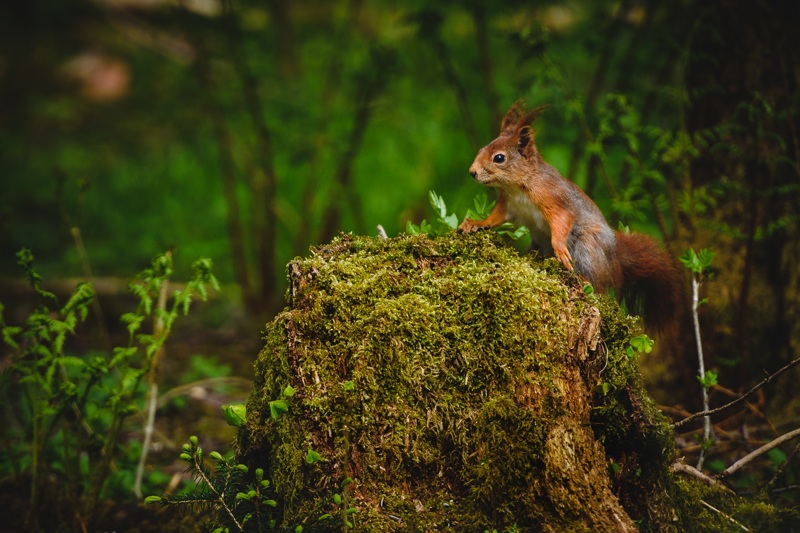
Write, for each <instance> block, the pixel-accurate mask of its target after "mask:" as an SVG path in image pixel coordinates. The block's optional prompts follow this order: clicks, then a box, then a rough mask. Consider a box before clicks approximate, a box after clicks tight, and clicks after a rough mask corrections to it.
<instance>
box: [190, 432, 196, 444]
mask: <svg viewBox="0 0 800 533" xmlns="http://www.w3.org/2000/svg"><path fill="white" fill-rule="evenodd" d="M189 442H190V443H191V444H192V446H197V435H192V436H191V437H189Z"/></svg>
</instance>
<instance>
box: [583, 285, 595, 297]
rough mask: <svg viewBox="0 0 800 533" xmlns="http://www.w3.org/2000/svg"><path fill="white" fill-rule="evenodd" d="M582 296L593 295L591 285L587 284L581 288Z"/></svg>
mask: <svg viewBox="0 0 800 533" xmlns="http://www.w3.org/2000/svg"><path fill="white" fill-rule="evenodd" d="M583 294H587V295H588V294H594V287H592V284H591V283H587V284H585V285H584V286H583Z"/></svg>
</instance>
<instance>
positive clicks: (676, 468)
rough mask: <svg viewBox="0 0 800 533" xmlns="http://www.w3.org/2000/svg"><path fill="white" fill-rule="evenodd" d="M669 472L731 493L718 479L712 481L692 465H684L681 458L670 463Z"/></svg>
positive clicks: (711, 478)
mask: <svg viewBox="0 0 800 533" xmlns="http://www.w3.org/2000/svg"><path fill="white" fill-rule="evenodd" d="M670 470H672V471H673V472H679V473H681V474H686V475H688V476H692V477H694V478H696V479H699V480H700V481H702V482H704V483H706V484H708V485H711V486H712V487H717V488H720V489H723V490H725V491H727V492H730V493H733V491H732V490H731V489H729V488H728V487H726V486H725V484H723V483H722V482H720V481H719V480H718V479H714V478H713V477H711V476H709V475H707V474H704V473H703V472H702V471H700V470H698V469H697V468H695V467H693V466H692V465H687V464H686V463H684V462H683V458H682V457H681V458H680V459H678V460H677V461H675V462H674V463H672V466H670Z"/></svg>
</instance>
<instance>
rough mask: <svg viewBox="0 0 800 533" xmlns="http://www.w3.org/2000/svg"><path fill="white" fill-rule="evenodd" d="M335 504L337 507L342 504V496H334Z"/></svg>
mask: <svg viewBox="0 0 800 533" xmlns="http://www.w3.org/2000/svg"><path fill="white" fill-rule="evenodd" d="M333 503H335V504H336V505H339V504H340V503H342V496H341V495H340V494H334V495H333Z"/></svg>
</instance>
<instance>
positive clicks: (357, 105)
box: [0, 0, 685, 296]
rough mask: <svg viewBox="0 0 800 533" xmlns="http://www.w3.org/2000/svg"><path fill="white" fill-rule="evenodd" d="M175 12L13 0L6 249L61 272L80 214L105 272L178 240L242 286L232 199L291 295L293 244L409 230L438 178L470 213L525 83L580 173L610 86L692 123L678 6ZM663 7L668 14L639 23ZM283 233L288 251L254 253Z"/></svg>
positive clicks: (231, 7)
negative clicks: (491, 149) (583, 149)
mask: <svg viewBox="0 0 800 533" xmlns="http://www.w3.org/2000/svg"><path fill="white" fill-rule="evenodd" d="M12 4H13V2H12ZM180 5H182V6H183V7H178V6H176V5H175V4H173V3H168V2H164V3H160V2H136V1H130V2H88V1H81V0H71V1H69V2H55V1H49V2H36V3H22V2H17V3H16V6H14V7H15V8H17V9H16V10H15V12H14V13H13V15H12V16H3V17H2V20H3V22H2V23H0V24H2V28H0V29H2V33H3V35H4V37H3V41H4V43H3V44H4V45H5V46H4V47H3V50H4V52H3V53H2V56H0V59H1V60H2V61H1V62H2V65H3V69H2V76H3V85H4V89H3V99H2V100H3V104H2V105H3V111H4V112H3V114H2V123H1V125H2V130H0V153H2V158H1V159H0V165H1V166H0V174H2V176H3V189H4V193H3V195H2V200H0V225H1V226H0V229H2V231H0V235H1V236H0V257H12V254H13V252H14V251H16V250H17V249H19V248H20V247H21V246H23V245H25V246H30V247H34V249H35V250H36V252H37V255H38V257H40V258H41V262H42V265H41V269H42V271H43V272H44V273H45V274H46V275H59V276H67V275H76V274H79V273H81V266H80V259H79V255H78V253H77V252H76V251H75V247H74V246H73V245H72V243H71V241H70V238H69V231H68V230H69V228H70V227H72V226H74V227H78V228H80V230H81V233H82V236H83V240H84V242H85V245H86V248H87V250H88V255H89V258H90V260H91V264H92V266H93V268H94V272H95V274H98V275H130V274H132V272H127V270H128V269H130V268H131V265H136V264H140V263H141V262H142V261H143V260H144V259H145V258H147V257H149V256H151V255H152V254H153V253H154V251H155V250H162V249H165V248H167V247H171V246H176V247H177V250H178V253H180V254H187V255H189V256H197V255H204V256H209V257H212V258H213V259H214V261H215V264H217V265H218V269H219V272H220V276H221V277H222V279H223V280H225V281H239V282H240V283H242V279H241V276H239V277H237V271H236V268H237V266H236V264H235V262H236V261H237V260H238V259H240V257H238V256H237V253H238V252H236V251H235V250H234V251H232V248H231V246H232V245H231V240H232V238H233V239H235V237H232V235H233V233H232V231H233V230H232V225H231V224H232V222H231V220H229V219H228V218H227V217H228V216H230V215H231V212H232V211H233V213H232V214H233V216H234V217H235V220H236V222H235V223H236V224H239V225H240V231H241V234H242V237H241V239H242V242H241V243H240V244H239V245H240V246H241V248H242V251H241V258H243V259H245V260H246V261H245V265H244V266H242V270H241V272H245V271H246V272H248V274H247V275H249V276H250V277H251V278H252V280H253V281H252V289H253V291H254V292H257V291H258V289H259V287H260V286H261V285H265V286H269V287H270V288H271V289H272V290H273V292H275V291H277V292H278V294H280V293H282V291H281V290H280V289H275V287H280V286H281V282H282V277H283V276H282V275H281V274H280V273H281V271H282V268H283V265H284V264H285V263H286V262H287V260H288V259H290V258H291V257H292V256H293V255H295V254H302V253H304V252H305V251H306V250H307V248H308V246H309V245H311V244H316V243H318V242H320V241H324V240H327V239H329V238H330V237H331V236H332V235H333V234H335V232H337V231H355V232H358V233H368V234H373V233H374V232H375V227H376V225H377V224H382V225H383V226H384V228H386V230H387V232H388V233H389V234H390V235H393V234H397V233H398V232H399V231H402V230H403V229H404V228H405V225H406V222H407V221H408V220H420V219H421V218H422V216H423V215H424V214H425V212H426V209H427V199H426V195H427V193H428V191H429V190H431V189H435V190H438V191H440V192H441V193H443V195H444V196H445V197H446V198H447V199H448V202H449V203H450V204H451V205H452V206H453V207H454V208H456V210H457V212H458V213H459V214H460V215H463V213H464V211H465V210H466V209H467V208H468V207H470V206H471V203H472V198H473V196H474V195H475V194H476V193H477V192H480V188H479V186H477V185H476V184H473V183H472V182H471V180H470V179H469V175H468V174H467V172H466V169H467V168H468V166H469V164H470V162H471V160H472V158H473V157H474V153H475V151H476V150H477V149H478V148H479V147H480V146H481V145H482V144H485V143H487V142H488V141H490V140H491V139H492V138H493V137H494V136H495V134H496V131H497V128H498V126H499V120H500V118H501V116H502V113H503V112H504V110H505V108H506V107H507V106H509V105H510V104H511V103H512V102H513V101H514V100H516V99H517V98H526V99H527V100H528V101H529V102H530V103H531V104H537V103H542V102H546V103H549V104H551V105H552V109H551V110H550V111H549V112H548V114H547V115H546V117H545V119H543V120H542V121H541V123H540V124H539V128H540V129H541V132H540V133H541V134H540V136H539V138H538V139H537V141H538V142H539V144H540V145H541V147H542V152H543V153H544V154H545V156H546V157H547V158H548V160H550V161H551V162H552V163H553V164H555V165H556V166H557V167H558V168H560V169H562V172H564V173H565V174H566V172H567V170H573V171H574V174H573V175H571V176H570V177H571V178H572V179H575V180H576V181H578V182H579V183H580V184H582V185H586V184H587V176H586V169H585V167H581V166H580V165H577V164H574V163H573V164H570V158H574V150H575V148H574V147H575V146H577V145H579V144H585V139H583V138H582V134H581V131H580V128H581V119H580V117H585V115H586V113H589V112H591V113H594V111H595V110H594V107H595V106H599V105H600V104H597V102H600V103H602V102H603V98H601V95H602V93H605V92H609V91H615V90H620V89H624V90H626V91H627V92H628V94H629V95H630V96H629V100H628V101H629V102H631V103H632V105H635V106H636V107H641V106H642V105H643V104H644V101H643V100H644V99H645V98H653V97H654V95H655V97H657V98H658V101H659V104H658V106H654V107H656V110H655V116H653V117H652V118H651V119H650V120H651V122H652V123H655V124H659V125H661V126H663V127H667V128H674V127H676V126H677V116H678V115H677V113H676V110H677V109H678V105H679V101H678V98H676V97H675V96H674V93H675V92H679V91H678V90H677V89H675V90H673V91H672V92H671V93H670V92H669V91H668V90H667V89H669V88H670V85H669V82H671V81H673V79H672V78H670V79H667V80H665V81H666V82H667V83H666V84H664V85H663V86H658V85H657V84H658V83H659V79H658V77H657V76H658V75H659V68H662V67H661V64H662V63H664V62H667V61H669V57H670V56H674V55H676V54H678V52H679V51H680V49H681V47H682V46H684V43H683V42H682V39H684V38H685V35H683V34H681V33H676V32H675V31H674V28H668V27H667V26H666V25H665V22H666V21H661V20H660V19H663V18H664V17H667V18H668V17H671V16H674V15H675V13H673V12H672V10H671V8H652V10H653V11H652V12H649V11H647V10H648V9H651V8H649V7H645V6H623V8H620V7H619V6H617V3H616V2H610V1H609V2H575V3H561V2H551V3H545V4H540V5H538V6H530V5H527V4H525V3H521V2H509V3H506V4H504V5H503V6H502V7H498V6H495V5H494V4H493V3H491V2H485V1H477V0H476V1H472V2H462V3H458V2H446V3H443V4H437V5H436V6H429V5H427V3H425V2H419V1H406V2H386V1H384V2H368V3H366V2H358V1H348V2H345V1H334V2H331V1H316V2H314V1H308V2H280V1H272V2H256V1H236V2H229V1H227V0H226V1H221V2H185V3H182V4H180ZM620 9H622V10H623V11H620ZM648 20H656V21H659V22H660V23H659V24H658V25H656V26H655V27H652V28H651V30H650V33H648V34H647V35H644V34H643V32H644V31H646V30H645V28H644V26H643V24H645V23H646V22H647V21H648ZM632 41H636V42H637V43H638V45H637V46H635V47H626V43H631V42H632ZM606 48H610V50H611V52H613V53H610V54H609V53H605V55H603V56H601V57H600V58H599V59H603V58H605V60H606V61H607V63H605V64H603V65H601V64H599V63H598V54H603V50H604V49H606ZM664 51H666V52H667V53H666V54H664V53H663V52H664ZM601 69H602V70H601ZM634 73H635V74H634ZM603 80H605V82H604V81H603ZM587 99H589V100H590V101H588V102H587ZM586 103H588V104H589V106H588V109H587V108H585V107H586V106H585V105H584V104H586ZM591 128H594V125H591V127H590V129H591ZM598 142H600V140H598ZM610 155H611V157H612V158H613V157H615V156H616V159H617V161H618V162H619V161H620V157H619V154H613V153H612V154H610ZM580 157H582V156H580V154H579V158H580ZM568 167H571V168H568ZM226 173H229V174H230V175H228V176H226ZM226 179H230V180H231V181H228V182H226ZM273 180H274V182H273V183H270V182H271V181H273ZM234 181H235V183H233V182H234ZM595 192H597V194H598V196H599V197H601V202H602V197H607V196H608V193H607V192H605V191H602V190H600V188H598V190H597V191H595ZM226 195H228V196H226ZM233 202H235V204H234V203H233ZM605 204H606V207H609V204H608V202H605ZM639 218H641V219H651V218H649V217H647V216H644V215H642V216H640V217H639ZM272 231H274V232H275V237H274V244H272V247H273V248H274V250H273V251H270V250H267V251H261V250H259V248H260V247H261V246H262V245H263V244H264V241H265V240H267V241H269V239H270V237H269V234H270V232H272ZM234 246H238V245H237V244H234ZM264 258H267V259H268V260H269V261H270V264H266V265H265V264H264V263H263V259H264ZM11 271H12V266H11V265H9V264H8V263H6V262H2V263H0V273H3V274H9V273H10V272H11ZM271 278H274V279H271ZM266 296H269V295H266Z"/></svg>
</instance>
